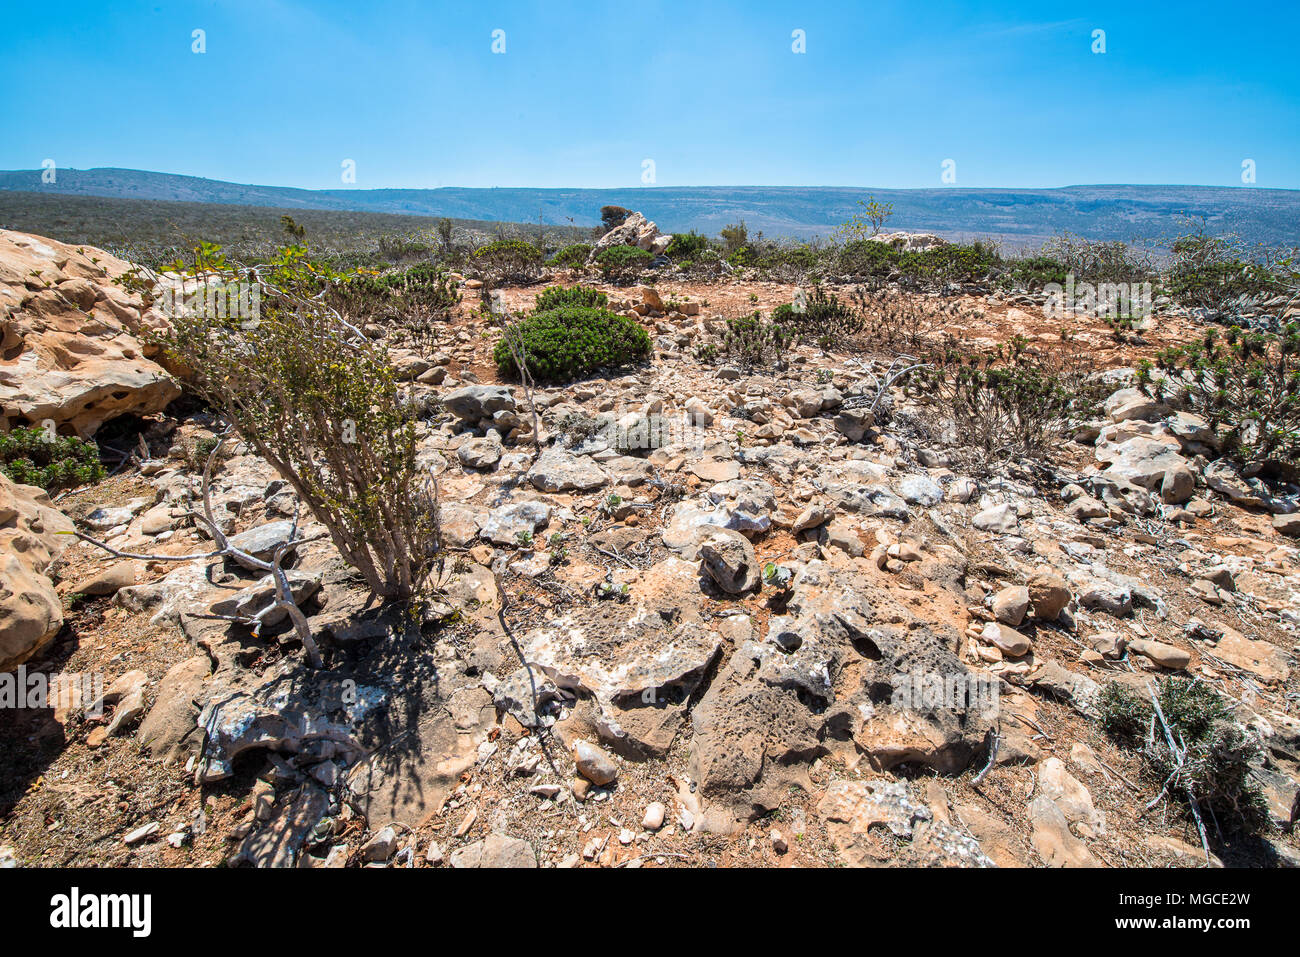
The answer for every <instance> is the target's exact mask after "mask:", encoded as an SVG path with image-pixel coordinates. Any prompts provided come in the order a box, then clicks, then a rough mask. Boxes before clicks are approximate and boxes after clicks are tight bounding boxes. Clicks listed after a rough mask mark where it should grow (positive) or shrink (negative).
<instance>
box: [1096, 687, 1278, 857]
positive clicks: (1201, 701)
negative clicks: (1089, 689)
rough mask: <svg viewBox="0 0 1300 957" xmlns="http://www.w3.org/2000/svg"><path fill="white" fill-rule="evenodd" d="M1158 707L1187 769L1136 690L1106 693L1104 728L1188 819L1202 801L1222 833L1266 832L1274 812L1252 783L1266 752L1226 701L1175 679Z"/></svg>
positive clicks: (1208, 690) (1208, 689)
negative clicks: (1136, 753)
mask: <svg viewBox="0 0 1300 957" xmlns="http://www.w3.org/2000/svg"><path fill="white" fill-rule="evenodd" d="M1156 700H1157V701H1158V702H1159V703H1160V711H1161V713H1163V714H1164V718H1165V722H1166V723H1167V724H1168V725H1169V730H1170V733H1171V734H1172V736H1173V739H1174V742H1175V744H1176V745H1177V746H1178V747H1179V749H1180V750H1181V749H1184V748H1185V749H1186V753H1185V755H1184V757H1183V761H1182V764H1181V766H1180V764H1179V761H1178V758H1177V756H1176V755H1175V753H1174V752H1173V751H1172V750H1171V749H1170V747H1169V740H1168V738H1167V737H1166V735H1165V731H1164V728H1163V726H1162V725H1161V723H1160V722H1159V720H1158V719H1156V717H1155V709H1154V708H1153V707H1152V706H1151V703H1150V700H1149V699H1148V698H1145V697H1143V696H1141V695H1139V694H1137V693H1136V692H1134V691H1131V690H1129V689H1127V688H1124V687H1121V686H1119V685H1118V684H1114V683H1113V684H1111V685H1109V686H1107V687H1106V688H1104V689H1103V690H1102V694H1101V696H1100V698H1099V699H1098V704H1099V707H1100V710H1101V717H1102V727H1103V729H1104V730H1105V731H1106V733H1107V734H1108V735H1110V736H1111V737H1112V738H1113V739H1114V740H1115V741H1117V742H1118V743H1119V744H1121V745H1123V746H1124V747H1127V748H1130V749H1133V750H1138V751H1139V752H1140V755H1141V758H1142V773H1143V776H1144V777H1145V778H1146V779H1147V780H1148V781H1149V782H1150V783H1151V785H1152V786H1153V787H1158V788H1164V789H1165V793H1166V794H1168V795H1169V796H1170V797H1172V798H1173V799H1174V801H1175V802H1176V803H1177V804H1178V805H1180V806H1181V807H1182V808H1184V810H1185V811H1186V812H1187V813H1188V814H1189V815H1190V814H1191V809H1192V806H1193V802H1195V806H1196V807H1197V808H1198V809H1199V811H1200V812H1201V813H1202V815H1204V814H1206V813H1207V812H1208V814H1209V815H1211V817H1212V820H1213V822H1215V823H1216V824H1217V825H1218V827H1219V828H1220V829H1224V830H1237V829H1241V830H1244V831H1247V832H1254V831H1258V830H1259V829H1260V828H1262V827H1263V826H1264V825H1265V824H1266V823H1267V821H1268V805H1267V803H1266V801H1265V799H1264V796H1263V794H1262V792H1261V791H1260V790H1259V788H1258V787H1257V786H1256V785H1255V784H1254V783H1253V782H1252V780H1251V776H1250V775H1251V764H1252V763H1253V762H1255V761H1257V760H1258V759H1259V757H1260V749H1259V745H1258V744H1257V743H1256V742H1255V741H1254V740H1253V739H1252V738H1250V737H1248V736H1247V734H1246V733H1245V732H1244V731H1243V730H1242V729H1241V728H1240V727H1238V726H1237V725H1236V724H1235V723H1234V722H1233V721H1232V709H1231V708H1230V707H1229V706H1228V704H1227V703H1226V702H1225V701H1224V699H1223V698H1222V697H1221V696H1220V695H1219V694H1218V693H1217V692H1216V691H1214V689H1212V688H1211V687H1210V686H1209V685H1206V684H1204V683H1202V682H1200V681H1188V680H1185V679H1181V678H1168V679H1166V680H1165V681H1162V682H1161V683H1160V688H1159V690H1158V691H1157V693H1156ZM1153 722H1154V725H1153ZM1208 826H1209V825H1208V824H1207V827H1208ZM1210 833H1211V834H1214V833H1215V829H1211V830H1210Z"/></svg>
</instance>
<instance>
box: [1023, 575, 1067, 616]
mask: <svg viewBox="0 0 1300 957" xmlns="http://www.w3.org/2000/svg"><path fill="white" fill-rule="evenodd" d="M1029 602H1030V604H1031V605H1032V606H1033V610H1034V615H1035V617H1037V618H1040V619H1042V620H1043V621H1056V619H1057V617H1058V616H1059V615H1060V614H1061V612H1062V611H1064V610H1065V606H1066V605H1068V604H1069V603H1070V586H1069V585H1068V584H1067V583H1066V581H1065V579H1064V578H1062V577H1061V576H1060V575H1057V574H1056V573H1055V572H1052V571H1048V570H1047V569H1042V570H1039V571H1037V572H1035V573H1034V574H1033V576H1032V577H1031V578H1030V579H1029Z"/></svg>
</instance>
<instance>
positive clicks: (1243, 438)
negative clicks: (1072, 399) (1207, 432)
mask: <svg viewBox="0 0 1300 957" xmlns="http://www.w3.org/2000/svg"><path fill="white" fill-rule="evenodd" d="M1155 368H1158V369H1159V371H1160V372H1162V373H1164V375H1162V376H1158V375H1154V374H1153V372H1152V370H1153V366H1152V364H1151V363H1150V362H1145V361H1144V362H1142V363H1140V364H1139V366H1138V370H1137V381H1138V386H1139V388H1141V389H1142V391H1143V392H1145V393H1146V394H1147V395H1152V396H1156V397H1159V398H1162V399H1168V400H1170V401H1172V402H1174V403H1175V404H1177V405H1181V406H1183V407H1184V408H1187V409H1189V410H1191V411H1192V412H1195V413H1197V414H1198V415H1201V416H1203V417H1204V418H1205V419H1206V420H1207V421H1208V422H1209V423H1210V425H1211V427H1212V428H1213V429H1214V430H1215V432H1216V433H1217V434H1218V436H1219V440H1220V447H1221V448H1222V450H1223V451H1224V452H1225V453H1226V454H1227V455H1229V456H1230V457H1232V458H1235V459H1237V460H1238V461H1243V462H1275V463H1277V464H1283V465H1286V466H1289V467H1292V468H1293V467H1295V466H1297V465H1300V323H1296V322H1294V321H1293V322H1289V323H1287V324H1286V325H1284V326H1282V328H1281V331H1280V332H1278V333H1272V332H1259V331H1250V330H1245V329H1242V328H1241V327H1239V326H1230V327H1229V328H1228V329H1227V330H1224V331H1222V332H1220V330H1219V329H1217V328H1215V327H1210V328H1208V329H1207V330H1206V331H1205V334H1204V335H1203V336H1202V337H1201V338H1200V339H1199V340H1196V341H1193V342H1189V343H1185V344H1183V345H1177V346H1171V347H1170V348H1168V349H1165V350H1163V351H1162V352H1160V353H1159V354H1158V355H1157V357H1156V363H1155Z"/></svg>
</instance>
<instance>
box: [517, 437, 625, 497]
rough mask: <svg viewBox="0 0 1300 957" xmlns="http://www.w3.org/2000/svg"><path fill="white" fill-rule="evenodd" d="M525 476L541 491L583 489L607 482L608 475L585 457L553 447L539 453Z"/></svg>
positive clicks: (599, 485)
mask: <svg viewBox="0 0 1300 957" xmlns="http://www.w3.org/2000/svg"><path fill="white" fill-rule="evenodd" d="M528 479H529V481H531V482H532V483H533V486H534V487H535V488H537V489H539V490H540V491H543V492H571V491H582V492H586V491H590V490H591V489H595V488H600V487H601V486H602V485H606V484H608V482H609V476H608V475H606V474H605V473H604V472H603V471H601V469H600V466H598V465H597V464H596V463H595V462H593V461H592V460H591V459H590V458H588V457H587V456H585V455H573V454H571V453H569V452H566V451H565V450H564V449H561V448H558V447H554V446H553V447H551V448H549V449H547V450H546V451H545V452H543V453H542V454H541V455H540V456H538V458H537V462H536V463H535V464H534V465H533V468H532V470H531V471H530V472H529V473H528Z"/></svg>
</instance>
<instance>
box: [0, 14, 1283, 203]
mask: <svg viewBox="0 0 1300 957" xmlns="http://www.w3.org/2000/svg"><path fill="white" fill-rule="evenodd" d="M0 22H2V23H3V29H0V79H2V80H3V89H4V91H5V93H4V96H3V97H2V98H0V129H3V130H4V134H3V136H2V137H0V168H5V169H34V168H38V167H39V166H40V165H41V162H42V160H44V159H46V158H51V159H54V160H55V162H56V163H57V164H58V166H59V167H61V168H67V167H76V168H83V169H84V168H88V167H93V166H119V167H129V168H137V169H152V170H160V171H164V172H173V173H185V174H189V175H197V176H207V177H211V178H214V179H223V180H231V181H234V182H240V183H258V184H270V185H279V186H302V187H308V188H330V187H334V188H338V187H341V186H343V185H344V184H343V183H342V182H341V163H342V161H343V160H345V159H352V160H354V161H355V162H356V182H355V186H356V187H357V188H367V187H391V186H398V187H400V186H406V187H432V186H538V187H546V186H585V187H614V186H624V185H627V186H636V185H639V184H641V183H642V170H643V161H644V160H646V159H651V160H653V161H654V171H655V185H659V186H689V185H806V186H822V185H845V186H878V187H917V186H927V187H928V186H940V185H943V183H942V181H941V172H942V164H943V161H944V160H946V159H951V160H954V161H955V171H956V185H959V186H1018V187H1035V186H1064V185H1071V184H1081V183H1190V184H1202V185H1223V186H1240V185H1242V180H1241V169H1242V162H1243V160H1246V159H1253V160H1254V161H1255V168H1256V175H1257V180H1256V185H1258V186H1260V187H1283V188H1300V149H1298V147H1300V70H1297V69H1296V65H1295V51H1294V43H1295V38H1296V36H1297V35H1300V4H1297V3H1295V2H1294V0H1290V2H1286V3H1281V2H1279V3H1272V2H1252V3H1250V4H1244V5H1238V6H1235V7H1234V6H1225V5H1224V4H1222V3H1214V4H1210V3H1195V2H1192V3H1178V4H1173V3H1147V2H1142V0H1128V2H1125V3H1092V4H1088V3H1059V4H1058V3H1049V2H1040V3H1029V2H1026V3H1000V4H999V3H984V4H978V5H976V4H972V3H968V4H956V3H944V2H933V0H911V2H897V3H896V2H879V0H855V2H837V3H830V2H828V3H816V2H800V3H776V2H764V0H745V2H740V0H736V2H712V0H695V2H676V0H674V2H669V0H662V2H656V0H635V2H627V0H605V2H578V0H533V2H500V3H493V2H466V0H461V2H457V3H441V2H423V3H420V2H393V3H386V2H382V0H376V2H363V0H349V2H317V3H298V2H288V0H230V2H207V3H165V2H154V3H135V2H130V0H126V2H111V3H105V2H103V0H93V2H81V0H69V2H63V3H59V4H41V3H26V4H18V3H9V4H7V5H6V7H5V12H4V14H3V20H2V21H0ZM195 29H202V30H204V31H205V32H206V46H207V52H206V53H203V54H197V53H194V52H192V50H191V46H192V43H193V41H192V39H191V34H192V31H193V30H195ZM1098 29H1101V30H1105V42H1106V52H1105V53H1094V52H1092V46H1093V43H1094V41H1093V38H1092V34H1093V31H1094V30H1098ZM494 30H503V31H505V47H506V52H505V53H504V54H494V53H493V52H492V43H493V38H492V33H493V31H494ZM794 30H803V31H804V34H805V36H806V51H807V52H806V53H803V54H796V53H794V52H793V51H792V43H793V42H794V41H793V40H792V32H793V31H794Z"/></svg>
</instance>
